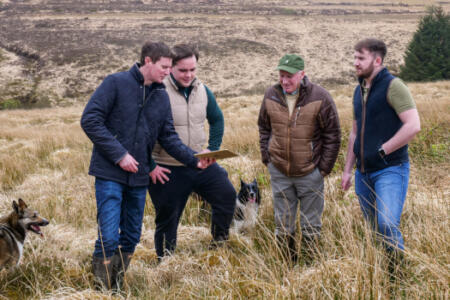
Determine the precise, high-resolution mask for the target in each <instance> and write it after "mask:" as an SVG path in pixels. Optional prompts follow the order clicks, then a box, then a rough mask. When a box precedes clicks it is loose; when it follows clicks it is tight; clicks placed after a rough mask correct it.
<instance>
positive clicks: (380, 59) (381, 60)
mask: <svg viewBox="0 0 450 300" xmlns="http://www.w3.org/2000/svg"><path fill="white" fill-rule="evenodd" d="M375 63H376V64H377V66H381V65H382V64H383V59H382V58H381V56H378V55H377V56H375Z"/></svg>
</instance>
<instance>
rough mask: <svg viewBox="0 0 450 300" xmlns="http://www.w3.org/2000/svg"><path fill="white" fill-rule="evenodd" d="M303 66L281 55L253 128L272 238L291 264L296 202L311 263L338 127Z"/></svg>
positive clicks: (327, 99)
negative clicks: (268, 193)
mask: <svg viewBox="0 0 450 300" xmlns="http://www.w3.org/2000/svg"><path fill="white" fill-rule="evenodd" d="M304 68H305V63H304V61H303V59H302V58H301V57H300V56H298V55H295V54H286V55H285V56H283V57H282V58H281V59H280V61H279V63H278V67H277V70H278V71H279V83H278V84H276V85H274V86H272V87H270V88H269V89H267V91H266V93H265V95H264V99H263V102H262V104H261V110H260V113H259V118H258V126H259V135H260V147H261V156H262V162H263V163H264V164H265V165H266V166H267V167H268V169H269V173H270V178H271V185H272V193H273V207H274V214H275V224H276V229H275V235H276V237H277V242H278V243H279V246H280V248H281V249H282V251H283V253H285V254H286V256H288V258H289V260H290V261H292V262H293V263H296V261H297V257H298V255H297V249H296V240H295V231H296V222H295V221H296V216H297V207H298V205H299V204H300V226H301V231H302V240H301V241H302V243H301V253H302V254H303V261H304V262H305V263H306V264H310V263H311V262H312V259H313V256H314V254H315V252H316V251H317V246H318V241H319V239H320V231H321V227H322V221H321V219H322V212H323V207H324V196H323V189H324V187H323V186H324V184H323V182H324V177H325V176H327V175H328V174H329V173H330V172H331V170H332V169H333V166H334V163H335V162H336V158H337V156H338V152H339V147H340V144H341V129H340V125H339V117H338V113H337V110H336V105H335V103H334V101H333V99H332V98H331V96H330V94H329V93H328V92H327V91H326V90H325V89H324V88H322V87H320V86H319V85H317V84H314V83H312V82H310V81H309V80H308V77H307V76H306V75H305V71H304Z"/></svg>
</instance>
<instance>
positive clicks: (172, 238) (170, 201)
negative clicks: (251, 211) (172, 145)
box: [148, 163, 236, 257]
mask: <svg viewBox="0 0 450 300" xmlns="http://www.w3.org/2000/svg"><path fill="white" fill-rule="evenodd" d="M161 166H162V167H165V168H168V169H170V170H171V172H172V173H171V174H169V181H168V182H166V183H165V184H161V183H157V184H152V183H150V186H149V189H148V190H149V193H150V197H151V199H152V202H153V205H154V207H155V211H156V218H155V224H156V229H155V249H156V254H157V255H158V257H162V256H164V254H170V253H173V251H174V250H175V247H176V241H177V228H178V224H179V222H180V219H181V216H182V214H183V210H184V207H185V206H186V202H187V200H188V198H189V195H190V194H191V192H196V193H197V194H199V195H200V196H201V197H202V198H203V199H205V200H206V201H207V202H208V203H209V204H210V205H211V209H212V218H211V234H212V236H213V239H214V240H218V241H220V240H226V239H228V232H229V228H230V224H231V221H232V218H233V214H234V207H235V205H236V191H235V189H234V187H233V185H232V184H231V182H230V181H229V180H228V174H227V172H226V171H225V169H224V168H222V167H221V166H219V165H218V164H217V163H215V164H213V165H211V166H210V167H209V168H207V169H205V170H199V169H193V168H188V167H183V166H182V167H174V166H166V165H161Z"/></svg>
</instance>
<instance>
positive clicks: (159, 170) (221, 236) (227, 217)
mask: <svg viewBox="0 0 450 300" xmlns="http://www.w3.org/2000/svg"><path fill="white" fill-rule="evenodd" d="M173 52H174V58H173V66H172V72H171V74H170V75H169V76H167V77H166V79H165V80H164V84H165V86H166V90H167V93H168V94H169V98H170V105H171V108H172V116H173V121H174V125H175V130H176V132H177V133H178V135H179V136H180V138H181V140H182V141H183V143H185V144H186V145H188V146H189V147H190V148H192V149H193V150H194V151H196V152H207V151H214V150H218V149H219V148H220V145H221V143H222V137H223V132H224V120H223V114H222V111H221V110H220V108H219V106H218V105H217V102H216V99H215V97H214V95H213V93H212V92H211V91H210V90H209V89H208V88H207V87H206V86H205V85H204V84H203V83H201V82H200V81H199V80H198V79H197V78H196V70H197V61H198V57H199V55H198V52H197V50H196V49H195V47H193V46H191V45H186V44H180V45H176V46H175V47H173ZM206 120H207V121H208V124H209V128H210V129H209V140H208V146H207V148H204V147H205V146H206V135H205V121H206ZM152 157H153V160H154V161H155V162H156V164H157V165H155V163H153V165H152V166H151V168H153V171H151V172H150V176H151V179H152V182H151V183H150V185H149V193H150V197H151V199H152V202H153V205H154V207H155V211H156V217H155V224H156V229H155V249H156V254H157V255H158V258H159V259H161V258H162V257H163V256H164V255H171V254H173V252H174V251H175V247H176V239H177V228H178V224H179V222H180V219H181V216H182V214H183V210H184V207H185V206H186V202H187V200H188V197H189V195H190V194H191V193H192V192H196V193H197V194H199V195H200V196H201V197H202V198H204V199H205V200H206V201H207V202H208V203H209V204H211V208H212V219H211V234H212V238H213V240H212V243H213V244H217V243H218V242H221V241H225V240H227V239H228V232H229V227H230V224H231V220H232V217H233V213H234V207H235V202H236V191H235V190H234V187H233V186H232V184H231V182H230V181H229V180H228V174H227V172H226V171H225V169H223V168H222V167H221V166H219V165H218V164H217V163H214V164H212V165H211V166H210V167H209V168H207V169H206V170H199V169H194V168H190V167H186V166H185V165H183V164H182V163H180V162H179V161H177V160H176V159H175V158H173V157H172V156H170V155H169V154H168V153H167V152H165V151H164V149H162V147H161V146H160V145H156V146H155V149H154V151H153V153H152Z"/></svg>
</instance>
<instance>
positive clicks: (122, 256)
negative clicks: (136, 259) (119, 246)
mask: <svg viewBox="0 0 450 300" xmlns="http://www.w3.org/2000/svg"><path fill="white" fill-rule="evenodd" d="M132 256H133V253H131V252H123V251H120V250H116V253H115V254H114V256H113V257H112V259H111V261H112V266H113V267H112V288H113V289H114V290H118V291H121V290H123V283H124V277H125V272H126V271H127V269H128V266H129V265H130V261H131V258H132Z"/></svg>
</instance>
